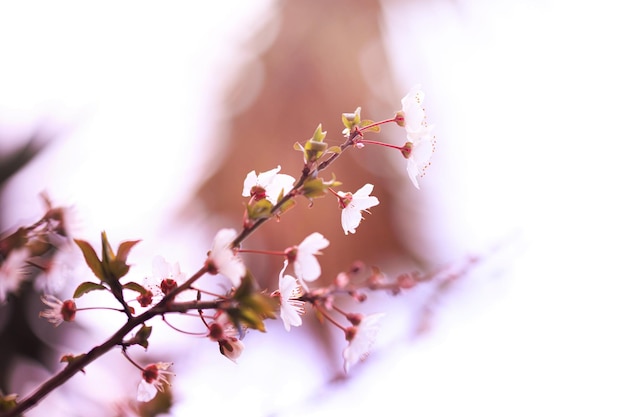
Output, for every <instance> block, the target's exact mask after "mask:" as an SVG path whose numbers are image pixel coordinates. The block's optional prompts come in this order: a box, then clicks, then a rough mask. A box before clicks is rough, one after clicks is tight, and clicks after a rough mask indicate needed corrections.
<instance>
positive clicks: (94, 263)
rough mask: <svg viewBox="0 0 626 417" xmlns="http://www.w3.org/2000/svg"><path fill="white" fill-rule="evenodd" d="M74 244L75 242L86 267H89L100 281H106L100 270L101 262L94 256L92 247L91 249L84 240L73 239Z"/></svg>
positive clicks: (102, 271) (94, 252)
mask: <svg viewBox="0 0 626 417" xmlns="http://www.w3.org/2000/svg"><path fill="white" fill-rule="evenodd" d="M74 242H76V244H77V245H78V247H79V248H80V250H81V252H82V253H83V256H84V257H85V261H86V262H87V265H88V266H89V268H91V270H92V271H93V273H94V275H95V276H97V277H98V279H100V281H106V280H105V276H104V270H103V269H102V262H100V259H99V258H98V255H96V251H95V250H94V249H93V247H91V245H90V244H89V243H88V242H86V241H84V240H80V239H74Z"/></svg>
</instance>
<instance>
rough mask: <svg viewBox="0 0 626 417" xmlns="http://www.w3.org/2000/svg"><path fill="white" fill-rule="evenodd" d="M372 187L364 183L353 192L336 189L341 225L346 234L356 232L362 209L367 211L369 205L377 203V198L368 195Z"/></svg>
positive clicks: (372, 205)
mask: <svg viewBox="0 0 626 417" xmlns="http://www.w3.org/2000/svg"><path fill="white" fill-rule="evenodd" d="M373 189H374V186H373V185H372V184H365V185H364V186H363V187H361V188H360V189H359V190H358V191H357V192H355V193H354V194H352V193H344V192H342V191H338V192H337V194H338V195H339V197H340V199H339V202H340V204H341V206H342V207H343V209H342V210H341V227H343V231H344V232H345V234H346V235H347V234H348V232H350V233H356V228H357V227H358V226H359V224H360V223H361V220H362V219H363V215H362V214H361V212H362V211H365V212H368V213H369V211H368V209H369V208H370V207H374V206H377V205H378V204H379V201H378V198H376V197H374V196H370V193H371V192H372V190H373Z"/></svg>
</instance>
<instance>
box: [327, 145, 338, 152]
mask: <svg viewBox="0 0 626 417" xmlns="http://www.w3.org/2000/svg"><path fill="white" fill-rule="evenodd" d="M326 153H341V147H339V146H331V147H330V148H328V149H327V150H326Z"/></svg>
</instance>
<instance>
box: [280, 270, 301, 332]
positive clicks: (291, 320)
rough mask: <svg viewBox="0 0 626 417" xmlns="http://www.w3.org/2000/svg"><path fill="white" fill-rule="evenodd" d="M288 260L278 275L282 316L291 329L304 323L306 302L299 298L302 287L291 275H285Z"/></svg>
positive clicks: (286, 328) (287, 327) (286, 326)
mask: <svg viewBox="0 0 626 417" xmlns="http://www.w3.org/2000/svg"><path fill="white" fill-rule="evenodd" d="M285 268H287V262H285V266H284V267H283V269H282V271H280V275H279V276H278V292H279V293H280V318H281V319H282V320H283V324H284V325H285V330H287V331H289V330H291V326H294V327H298V326H301V325H302V318H300V316H301V315H303V314H304V302H303V301H300V300H299V298H300V297H301V296H302V294H303V292H302V288H301V287H300V285H298V282H297V281H296V279H295V278H294V277H292V276H291V275H284V272H285Z"/></svg>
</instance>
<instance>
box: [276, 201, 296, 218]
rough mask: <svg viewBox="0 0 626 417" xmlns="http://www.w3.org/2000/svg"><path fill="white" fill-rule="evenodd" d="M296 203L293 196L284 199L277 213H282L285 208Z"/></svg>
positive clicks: (289, 207) (287, 208)
mask: <svg viewBox="0 0 626 417" xmlns="http://www.w3.org/2000/svg"><path fill="white" fill-rule="evenodd" d="M295 205H296V200H294V199H293V198H291V199H289V200H287V201H285V202H284V203H283V204H281V206H280V208H279V209H278V213H279V214H283V213H285V212H287V210H289V209H291V208H293V207H294V206H295Z"/></svg>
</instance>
